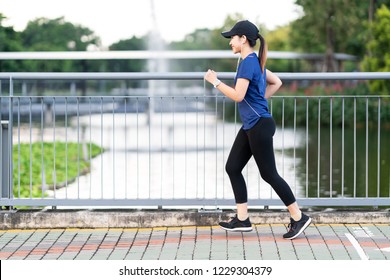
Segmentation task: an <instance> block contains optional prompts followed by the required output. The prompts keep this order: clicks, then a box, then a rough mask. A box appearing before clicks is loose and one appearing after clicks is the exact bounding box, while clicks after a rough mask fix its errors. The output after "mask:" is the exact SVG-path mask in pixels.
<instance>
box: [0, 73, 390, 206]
mask: <svg viewBox="0 0 390 280" xmlns="http://www.w3.org/2000/svg"><path fill="white" fill-rule="evenodd" d="M278 75H279V77H281V79H282V80H284V81H289V80H290V81H292V80H293V81H299V80H316V81H317V80H334V79H336V80H369V79H390V73H279V74H278ZM220 77H221V78H222V79H232V78H233V77H234V73H221V74H220ZM0 80H1V84H0V93H1V100H0V108H1V124H2V125H1V135H0V136H1V141H2V142H1V146H2V149H1V159H2V160H1V168H0V170H1V174H0V175H1V178H2V180H1V184H2V185H1V189H2V192H1V199H0V205H1V206H35V207H36V206H53V207H56V206H71V207H82V206H88V207H90V206H107V207H137V208H138V207H202V208H207V207H212V208H214V207H231V206H232V205H234V199H233V194H232V191H231V187H230V182H229V179H228V177H227V175H226V172H225V167H224V166H225V162H226V159H227V156H228V153H229V150H230V147H231V144H232V142H233V140H234V137H235V135H236V132H237V131H238V129H239V128H240V122H239V121H237V120H236V119H237V111H236V108H235V105H234V103H232V102H231V101H229V100H228V99H226V98H225V97H224V96H222V95H221V94H215V93H216V92H213V90H212V89H211V88H210V87H206V85H205V84H203V86H204V89H203V91H204V92H203V94H198V93H197V94H190V95H186V94H180V92H181V91H180V89H177V88H176V89H175V90H176V91H177V92H178V93H175V94H174V95H172V94H164V95H158V94H150V93H148V94H147V95H138V96H134V95H120V96H107V95H95V96H75V95H69V94H62V95H61V94H56V95H49V96H38V95H34V96H32V95H23V94H22V93H21V92H18V93H15V92H14V91H15V89H14V88H15V83H16V81H18V82H23V81H31V80H61V81H68V82H69V84H70V87H69V88H70V89H71V90H70V92H72V91H73V90H74V87H75V86H74V81H75V80H175V81H181V80H195V81H202V80H203V73H1V74H0ZM22 88H23V87H22ZM388 100H389V96H368V95H367V96H278V95H276V96H274V97H273V98H272V99H271V100H270V108H271V110H272V113H273V115H274V118H275V120H276V122H277V125H278V128H277V133H276V135H275V137H274V146H275V154H276V159H277V166H278V170H279V173H281V175H282V177H284V178H285V179H286V181H287V182H288V183H289V185H290V186H291V188H292V189H293V191H294V193H295V195H296V197H297V200H298V202H299V203H300V204H301V205H306V206H335V205H336V206H388V205H390V194H389V193H390V167H389V166H390V155H389V152H388V148H387V145H388V140H389V136H388V135H389V133H388V131H387V130H383V129H382V127H383V124H382V122H383V121H382V119H383V117H382V113H383V112H384V111H385V110H388V109H387V108H388V106H389V104H388ZM351 108H352V109H351ZM348 109H350V110H348ZM313 111H314V112H313ZM230 112H232V113H230ZM351 112H352V113H351ZM351 114H352V115H351ZM229 118H233V119H234V120H235V121H231V120H230V119H229ZM228 119H229V120H228ZM11 131H12V133H10V132H11ZM74 145H75V147H76V148H75V151H76V152H74V154H71V152H70V150H71V149H72V148H74ZM95 145H96V146H95ZM99 147H100V148H99ZM37 154H38V156H37ZM362 163H363V164H362ZM49 167H50V168H49ZM71 169H73V173H72V172H71ZM74 169H75V171H74ZM243 172H244V176H245V179H246V181H247V185H248V193H249V199H250V201H251V203H250V204H251V206H252V207H256V206H258V207H262V206H280V205H282V202H281V201H280V199H279V198H278V197H277V195H276V194H275V193H274V192H273V190H272V189H271V188H270V186H269V185H267V184H266V183H265V182H264V181H263V180H262V179H261V177H260V175H259V172H258V170H257V167H256V165H255V163H254V161H253V160H251V161H250V162H249V163H248V166H247V167H246V168H245V169H244V171H243ZM60 177H61V178H60Z"/></svg>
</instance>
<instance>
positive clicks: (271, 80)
mask: <svg viewBox="0 0 390 280" xmlns="http://www.w3.org/2000/svg"><path fill="white" fill-rule="evenodd" d="M266 71H267V72H266V77H267V84H268V85H267V88H266V90H265V98H266V99H268V98H270V97H271V96H272V95H273V94H274V93H275V92H276V91H277V90H278V89H279V88H280V87H281V86H282V81H281V80H280V79H279V77H278V76H276V75H275V74H274V73H272V72H271V71H270V70H268V69H266Z"/></svg>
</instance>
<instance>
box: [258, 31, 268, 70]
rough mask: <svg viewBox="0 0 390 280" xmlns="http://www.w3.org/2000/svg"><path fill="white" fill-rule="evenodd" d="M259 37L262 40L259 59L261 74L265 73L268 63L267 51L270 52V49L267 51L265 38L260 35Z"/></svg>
mask: <svg viewBox="0 0 390 280" xmlns="http://www.w3.org/2000/svg"><path fill="white" fill-rule="evenodd" d="M257 36H258V38H259V39H260V48H259V55H258V58H259V63H260V68H261V72H263V73H264V69H265V63H266V61H267V51H268V49H267V45H266V43H265V40H264V38H263V36H261V35H260V34H258V35H257Z"/></svg>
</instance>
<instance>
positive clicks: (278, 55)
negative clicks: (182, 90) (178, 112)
mask: <svg viewBox="0 0 390 280" xmlns="http://www.w3.org/2000/svg"><path fill="white" fill-rule="evenodd" d="M267 56H268V58H269V59H307V60H320V59H323V58H324V57H325V54H322V53H298V52H285V51H269V52H268V53H267ZM237 57H238V56H237V55H235V54H233V53H232V52H231V51H229V50H197V51H191V50H188V51H142V50H139V51H72V52H69V51H46V52H43V51H42V52H36V51H34V52H0V59H1V60H24V59H32V60H105V59H205V58H208V59H221V58H237ZM334 57H335V59H337V60H351V61H355V60H356V56H353V55H349V54H344V53H336V54H335V55H334Z"/></svg>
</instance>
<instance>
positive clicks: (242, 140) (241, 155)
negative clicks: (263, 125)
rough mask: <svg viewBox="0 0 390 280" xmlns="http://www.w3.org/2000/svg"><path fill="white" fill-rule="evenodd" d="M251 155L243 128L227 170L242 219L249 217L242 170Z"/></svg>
mask: <svg viewBox="0 0 390 280" xmlns="http://www.w3.org/2000/svg"><path fill="white" fill-rule="evenodd" d="M251 156H252V152H251V149H250V146H249V142H248V136H247V135H246V133H245V131H244V130H243V129H242V128H241V129H240V131H239V132H238V134H237V136H236V139H235V141H234V143H233V146H232V149H231V150H230V154H229V157H228V160H227V162H226V172H227V174H228V175H229V179H230V182H231V184H232V188H233V193H234V197H235V201H236V204H237V216H238V219H239V220H241V221H243V220H245V219H247V218H248V203H247V202H248V193H247V188H246V183H245V180H244V176H243V175H242V170H243V169H244V167H245V165H246V164H247V163H248V161H249V159H250V158H251Z"/></svg>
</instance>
